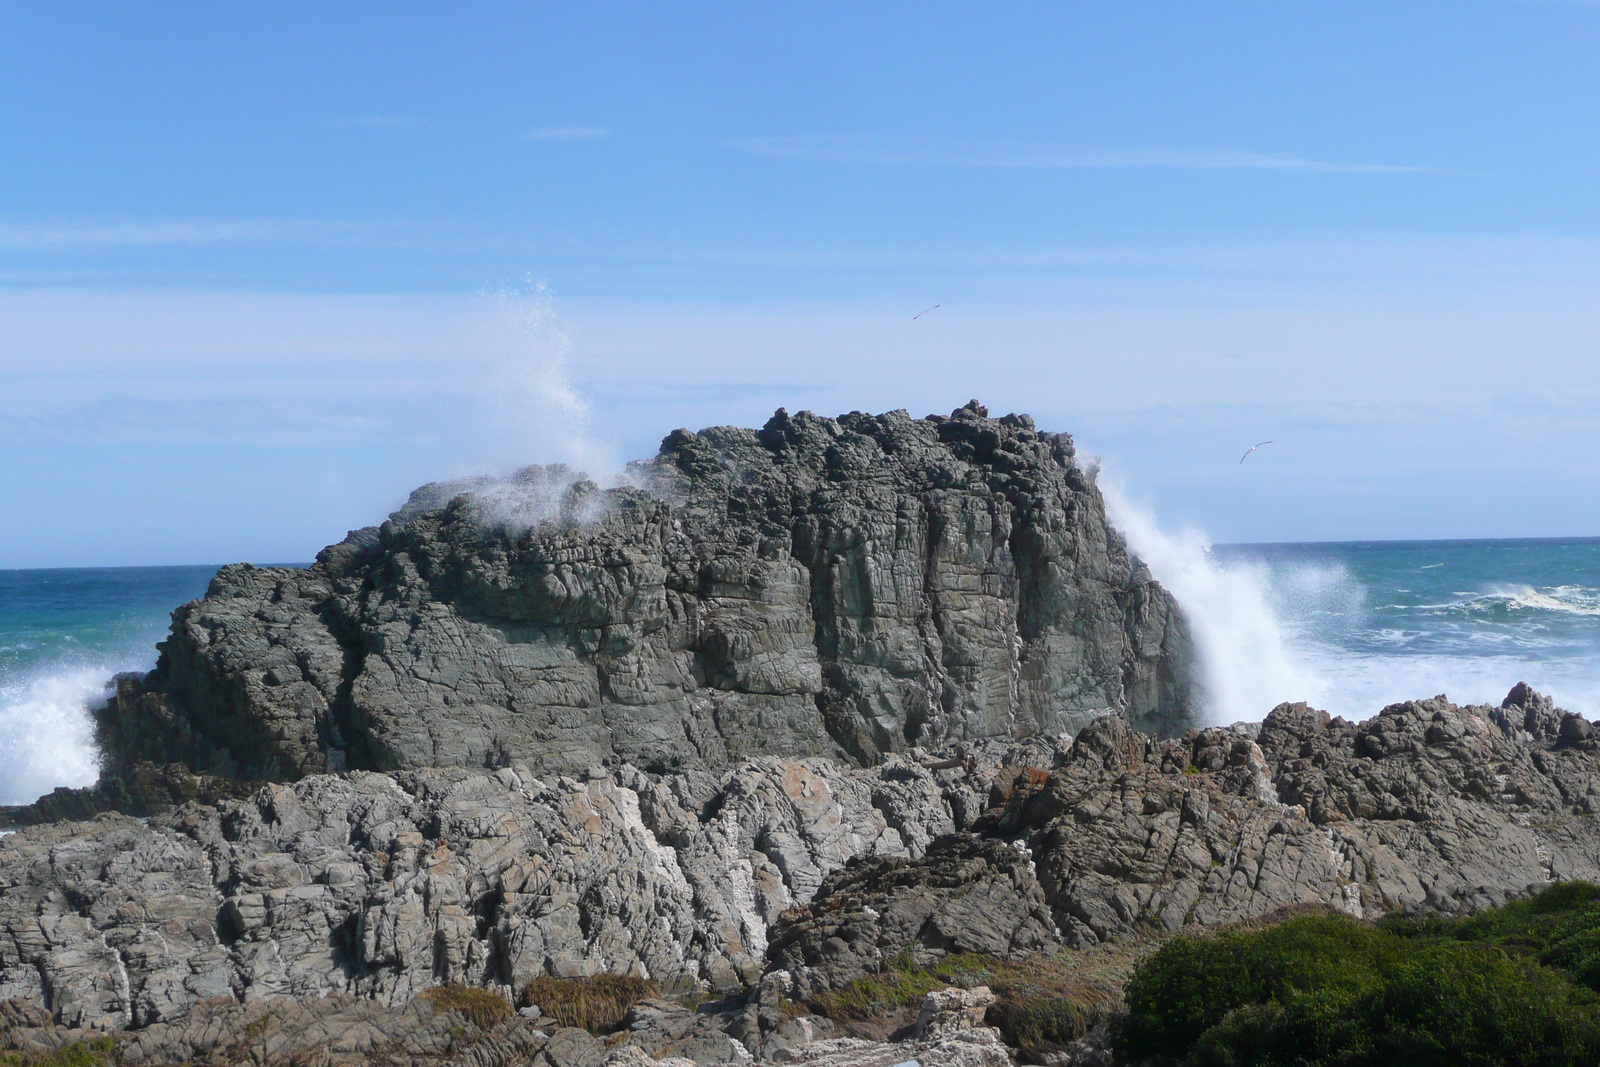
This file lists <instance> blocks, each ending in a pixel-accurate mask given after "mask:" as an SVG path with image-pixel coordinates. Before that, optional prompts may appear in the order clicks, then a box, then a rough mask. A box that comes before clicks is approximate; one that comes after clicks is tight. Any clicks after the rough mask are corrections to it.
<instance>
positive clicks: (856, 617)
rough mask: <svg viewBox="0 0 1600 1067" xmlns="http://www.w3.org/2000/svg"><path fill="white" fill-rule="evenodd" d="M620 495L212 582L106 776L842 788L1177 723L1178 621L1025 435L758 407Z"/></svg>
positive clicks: (536, 507)
mask: <svg viewBox="0 0 1600 1067" xmlns="http://www.w3.org/2000/svg"><path fill="white" fill-rule="evenodd" d="M634 473H635V474H636V475H637V477H638V481H639V484H641V485H643V486H646V487H647V488H642V489H634V488H627V489H616V490H610V491H606V492H601V491H599V490H598V489H596V488H595V487H594V486H593V485H592V484H591V483H587V482H577V483H574V484H567V483H566V482H565V481H564V480H563V478H562V476H561V472H559V471H553V470H549V469H530V470H529V471H526V472H524V473H523V474H522V475H521V476H520V478H519V480H517V481H516V482H514V483H512V484H509V485H505V484H502V485H493V484H490V483H485V482H482V481H479V482H476V483H464V484H463V485H461V486H455V487H438V486H433V487H427V488H426V489H424V490H420V491H419V492H418V494H416V495H414V497H413V502H412V504H411V505H408V507H407V508H406V509H403V510H402V512H399V513H397V514H396V516H395V517H394V518H393V519H391V521H390V522H388V523H386V524H385V525H384V526H383V527H382V528H381V529H380V530H376V531H373V530H368V531H358V532H357V533H356V534H353V535H352V536H351V537H350V538H349V539H347V540H346V541H345V542H343V543H341V544H339V545H336V546H333V547H331V548H329V549H327V550H325V551H324V552H323V553H322V555H321V556H320V557H319V560H318V562H317V564H316V565H315V566H313V567H312V568H310V569H309V570H291V569H259V568H254V567H248V566H237V567H228V568H224V569H223V571H222V572H221V573H220V574H219V575H218V576H217V579H216V581H215V582H214V583H213V585H212V587H211V590H210V592H209V593H208V594H207V596H206V597H205V599H203V600H201V601H197V602H195V603H193V604H190V605H187V606H185V607H184V608H182V609H180V610H179V611H178V612H177V613H176V615H175V617H174V625H173V632H172V636H171V637H170V638H169V639H168V640H167V641H166V642H165V643H164V644H163V646H162V660H161V664H160V666H159V667H158V669H157V671H156V672H155V674H154V675H153V676H152V677H151V679H150V681H149V692H148V693H146V694H144V695H141V696H139V697H138V698H137V699H121V700H119V701H118V702H117V703H116V705H115V706H114V707H113V709H112V710H111V711H110V712H109V713H108V715H107V722H106V725H105V728H106V731H107V733H108V735H112V736H114V738H115V739H116V740H115V741H114V743H113V744H112V745H111V746H110V748H111V750H112V764H113V767H115V765H116V762H117V761H118V760H121V761H122V762H123V763H127V762H128V761H130V760H132V759H136V758H149V759H152V760H154V761H155V762H158V763H159V762H174V761H182V762H186V763H188V764H189V765H190V766H191V767H193V768H195V769H197V770H212V771H217V772H221V773H224V774H232V773H242V774H244V775H245V776H260V777H285V778H296V777H299V776H302V775H305V774H310V773H315V772H320V771H323V770H325V769H340V768H342V767H345V766H349V767H352V768H355V767H359V768H369V769H379V770H386V769H395V768H408V767H439V766H471V767H484V766H491V767H493V766H504V765H507V764H508V763H511V762H513V761H515V762H521V763H524V764H526V765H527V766H529V767H530V768H531V769H532V770H533V771H535V772H536V773H541V774H543V773H548V772H572V771H578V770H582V769H586V768H589V767H592V766H601V765H614V764H616V763H618V762H623V761H626V762H631V763H633V764H635V765H637V766H641V767H645V768H649V769H653V770H658V771H664V770H671V769H675V768H684V767H709V766H716V765H720V764H724V763H727V762H729V761H736V760H739V759H743V758H746V757H750V756H756V755H761V754H769V753H782V754H785V755H791V756H796V755H830V756H845V757H847V758H849V759H851V760H853V761H856V762H860V763H869V764H870V763H872V762H874V761H876V760H878V759H880V758H882V756H883V755H884V754H885V753H889V752H897V751H904V750H905V749H907V748H908V747H911V746H916V745H921V746H937V745H943V744H948V743H951V742H955V741H959V740H963V739H971V738H982V737H1024V736H1030V735H1034V734H1039V733H1054V732H1058V731H1072V730H1076V729H1078V728H1079V727H1081V726H1082V725H1083V724H1085V723H1086V722H1088V721H1089V720H1090V719H1092V718H1094V717H1095V716H1097V715H1099V714H1101V713H1103V712H1104V711H1105V710H1108V709H1109V710H1112V711H1115V712H1119V713H1121V714H1122V715H1124V716H1126V717H1127V718H1128V719H1129V720H1131V721H1132V722H1134V723H1136V724H1138V725H1139V726H1140V727H1141V728H1144V729H1147V730H1152V731H1157V732H1164V733H1165V732H1172V731H1175V730H1178V729H1181V728H1182V727H1183V726H1184V725H1186V724H1187V723H1188V722H1189V721H1190V719H1191V717H1192V706H1193V701H1194V697H1193V692H1192V689H1191V684H1190V666H1191V648H1190V641H1189V637H1188V634H1187V631H1186V628H1185V624H1184V621H1183V618H1182V615H1181V613H1180V612H1179V610H1178V608H1177V606H1176V605H1175V604H1174V602H1173V600H1172V598H1171V597H1170V596H1169V595H1168V594H1167V593H1166V592H1165V590H1163V589H1162V588H1161V587H1160V586H1159V585H1157V584H1156V583H1155V582H1153V581H1152V580H1151V579H1150V576H1149V574H1148V572H1147V571H1146V570H1145V568H1144V567H1143V566H1142V565H1141V564H1139V563H1138V562H1137V561H1135V560H1133V559H1131V558H1130V557H1129V555H1128V553H1127V551H1126V549H1125V547H1124V545H1123V543H1122V541H1121V539H1120V537H1118V536H1117V535H1116V534H1115V533H1114V532H1113V531H1112V530H1111V529H1110V528H1109V527H1108V525H1107V523H1106V518H1105V511H1104V507H1103V504H1102V501H1101V498H1100V495H1099V493H1098V491H1097V490H1096V488H1095V487H1094V485H1093V483H1092V482H1090V481H1089V480H1088V479H1087V478H1086V477H1085V476H1084V475H1083V473H1082V472H1081V471H1080V470H1079V469H1078V468H1077V466H1076V465H1075V463H1074V456H1073V448H1072V443H1071V440H1070V439H1069V438H1068V437H1066V436H1065V435H1061V434H1050V433H1041V432H1038V431H1036V430H1035V428H1034V426H1033V424H1032V422H1031V420H1029V419H1028V418H1027V417H1026V416H1014V415H1008V416H1005V417H1004V418H1000V419H990V418H988V417H987V415H986V413H985V412H984V411H983V409H982V408H981V407H978V406H977V405H976V404H972V405H968V406H967V407H966V408H963V409H961V410H959V411H957V412H955V413H954V414H953V415H952V416H951V417H949V418H941V417H930V418H927V419H912V418H910V417H909V416H907V415H906V414H905V413H904V412H891V413H889V414H886V415H880V416H869V415H862V414H853V415H847V416H842V417H840V418H839V419H826V418H818V417H816V416H812V415H810V414H807V413H801V414H799V415H796V416H789V415H787V414H785V413H783V412H781V411H780V412H779V413H778V414H777V415H775V416H774V417H773V418H772V420H771V421H769V422H768V423H767V425H766V426H765V427H764V428H763V429H761V430H759V431H755V430H741V429H733V428H726V427H723V428H716V429H711V430H705V431H702V432H701V433H699V434H692V433H688V432H686V431H681V430H680V431H676V432H675V433H673V434H672V435H670V436H669V437H668V438H667V439H666V440H665V441H664V442H663V444H662V448H661V452H660V455H659V456H657V457H656V458H655V459H654V460H653V461H651V462H649V463H646V464H642V465H636V467H635V470H634ZM457 488H460V489H464V490H466V492H465V493H464V494H463V495H460V496H455V493H454V490H455V489H457ZM452 497H454V498H453V499H452ZM508 512H509V513H510V514H508Z"/></svg>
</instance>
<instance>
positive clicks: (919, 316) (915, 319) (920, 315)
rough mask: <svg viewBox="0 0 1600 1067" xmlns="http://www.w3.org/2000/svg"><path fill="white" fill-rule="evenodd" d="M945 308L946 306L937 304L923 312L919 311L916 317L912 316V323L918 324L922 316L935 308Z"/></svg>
mask: <svg viewBox="0 0 1600 1067" xmlns="http://www.w3.org/2000/svg"><path fill="white" fill-rule="evenodd" d="M943 306H944V305H943V304H935V305H933V307H931V308H923V309H922V310H921V311H919V312H917V313H916V314H915V315H913V316H911V321H912V322H916V321H917V320H918V319H920V318H922V316H924V315H926V314H927V313H928V312H930V311H932V310H933V309H934V308H940V307H943Z"/></svg>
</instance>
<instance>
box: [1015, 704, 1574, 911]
mask: <svg viewBox="0 0 1600 1067" xmlns="http://www.w3.org/2000/svg"><path fill="white" fill-rule="evenodd" d="M1582 721H1584V720H1582V719H1581V718H1580V717H1577V716H1571V715H1565V716H1564V715H1563V714H1562V713H1560V712H1558V711H1556V710H1555V709H1554V708H1552V707H1551V706H1550V704H1549V701H1548V700H1546V699H1544V698H1541V697H1539V696H1538V695H1537V694H1534V693H1532V692H1531V691H1529V690H1527V689H1526V687H1524V686H1518V688H1517V689H1515V690H1513V691H1512V694H1511V695H1510V696H1509V697H1508V698H1507V700H1506V702H1505V704H1504V705H1502V706H1501V707H1499V708H1491V707H1487V706H1476V707H1458V706H1456V705H1454V704H1451V703H1450V702H1449V701H1448V700H1446V699H1444V698H1443V697H1436V698H1434V699H1432V700H1421V701H1411V702H1406V703H1403V704H1396V705H1392V706H1390V707H1388V708H1385V709H1384V710H1383V712H1382V713H1381V714H1380V715H1378V716H1376V717H1374V718H1372V719H1368V720H1366V721H1365V722H1361V723H1351V722H1347V721H1345V720H1343V719H1339V718H1330V717H1329V716H1328V715H1327V714H1326V713H1324V712H1320V711H1316V710H1314V709H1311V708H1308V707H1306V706H1305V705H1303V704H1286V705H1282V706H1280V707H1278V708H1277V709H1275V710H1274V711H1273V712H1272V714H1271V715H1269V716H1268V717H1267V719H1266V721H1265V722H1264V723H1263V724H1262V725H1261V727H1260V729H1259V732H1258V733H1256V735H1255V736H1254V737H1252V736H1251V732H1252V731H1249V730H1240V729H1208V730H1202V731H1198V732H1195V733H1192V734H1189V735H1187V736H1185V737H1184V738H1183V739H1181V740H1175V741H1168V742H1159V741H1156V740H1154V739H1152V738H1149V737H1145V736H1142V735H1139V734H1137V733H1135V732H1133V731H1132V730H1129V729H1126V728H1125V726H1124V725H1123V724H1121V723H1119V722H1118V721H1117V720H1114V719H1110V718H1107V719H1102V720H1100V721H1099V722H1097V723H1095V724H1094V725H1093V726H1091V727H1090V728H1089V729H1087V730H1085V731H1084V732H1083V733H1081V734H1080V735H1079V736H1078V739H1077V743H1076V744H1075V745H1074V746H1073V749H1072V751H1071V753H1070V754H1069V756H1068V757H1067V759H1066V760H1065V761H1064V762H1063V763H1062V765H1061V766H1060V767H1058V768H1056V770H1055V772H1054V773H1053V774H1052V775H1051V776H1050V779H1049V781H1048V783H1047V784H1046V785H1045V786H1043V787H1042V788H1041V789H1039V790H1038V791H1037V792H1035V793H1032V794H1031V795H1022V794H1014V795H1013V797H1012V803H1011V810H1009V811H1008V812H1007V814H1006V815H1005V816H1004V817H1002V819H1001V820H1000V825H1001V826H1002V827H1006V826H1007V825H1008V823H1009V825H1010V826H1011V827H1013V828H1014V829H1015V831H1016V832H1021V833H1025V834H1026V835H1027V838H1028V840H1029V841H1030V842H1031V845H1032V849H1033V855H1034V857H1035V861H1036V863H1037V866H1038V870H1039V878H1040V882H1041V884H1042V885H1043V887H1044V890H1045V893H1046V895H1047V896H1048V898H1049V899H1050V902H1051V904H1052V906H1053V907H1054V908H1055V911H1056V915H1057V920H1058V922H1059V923H1060V925H1061V928H1062V930H1063V933H1064V934H1066V936H1067V938H1068V940H1069V941H1071V942H1073V943H1093V942H1095V941H1099V940H1104V939H1110V938H1127V937H1134V936H1137V935H1139V934H1142V933H1161V932H1166V931H1172V930H1177V929H1180V928H1182V927H1185V926H1197V927H1214V926H1217V925H1220V924H1223V923H1228V922H1233V921H1236V920H1240V919H1247V918H1254V917H1257V916H1260V915H1264V914H1267V913H1269V912H1271V911H1274V910H1276V909H1278V908H1281V907H1286V906H1291V905H1296V904H1306V903H1314V904H1326V905H1331V906H1334V907H1337V908H1340V909H1342V910H1345V911H1348V912H1350V913H1351V914H1354V915H1357V916H1362V915H1379V914H1382V913H1384V912H1386V911H1390V910H1393V909H1397V908H1410V909H1421V908H1427V909H1435V910H1440V911H1446V912H1455V911H1471V910H1477V909H1480V908H1484V907H1489V906H1493V905H1498V904H1502V903H1504V902H1505V901H1506V900H1507V899H1508V898H1510V897H1512V896H1517V895H1521V894H1523V893H1526V892H1528V891H1529V890H1531V889H1537V888H1538V887H1539V886H1542V885H1544V884H1546V883H1548V882H1550V881H1552V880H1560V879H1572V878H1584V879H1591V880H1600V822H1597V820H1596V819H1595V817H1594V814H1593V813H1594V812H1595V811H1596V810H1600V777H1597V774H1596V772H1597V770H1600V761H1597V758H1596V753H1595V751H1594V749H1595V747H1596V746H1595V744H1594V742H1592V741H1589V740H1587V739H1586V738H1581V737H1576V736H1574V735H1576V734H1578V733H1580V732H1581V731H1579V730H1578V729H1576V728H1575V727H1574V725H1573V724H1575V723H1576V722H1582ZM1584 725H1585V727H1588V725H1589V724H1588V723H1587V722H1585V723H1584ZM1563 731H1565V733H1563Z"/></svg>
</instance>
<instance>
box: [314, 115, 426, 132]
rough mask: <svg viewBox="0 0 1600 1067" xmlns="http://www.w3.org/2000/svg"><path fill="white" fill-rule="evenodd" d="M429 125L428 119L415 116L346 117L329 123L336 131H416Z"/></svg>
mask: <svg viewBox="0 0 1600 1067" xmlns="http://www.w3.org/2000/svg"><path fill="white" fill-rule="evenodd" d="M428 125H431V124H430V123H429V122H428V120H427V119H424V118H418V117H417V116H415V115H345V116H341V117H340V118H336V119H332V120H330V121H329V122H328V126H329V128H331V129H335V130H414V129H417V128H419V127H422V126H428Z"/></svg>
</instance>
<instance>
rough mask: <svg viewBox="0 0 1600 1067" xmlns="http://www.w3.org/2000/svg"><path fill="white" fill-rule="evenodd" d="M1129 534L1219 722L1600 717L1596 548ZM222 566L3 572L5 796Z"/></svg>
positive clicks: (67, 740)
mask: <svg viewBox="0 0 1600 1067" xmlns="http://www.w3.org/2000/svg"><path fill="white" fill-rule="evenodd" d="M1118 524H1119V526H1121V527H1122V528H1123V530H1124V532H1125V533H1127V535H1128V538H1129V541H1130V543H1131V544H1132V546H1133V548H1134V549H1135V550H1136V551H1137V552H1138V553H1139V554H1140V556H1141V557H1142V558H1144V559H1145V560H1146V561H1147V562H1148V563H1149V564H1150V567H1151V569H1152V571H1154V573H1155V575H1156V577H1157V578H1159V579H1160V580H1161V581H1162V582H1163V583H1165V584H1166V585H1167V586H1168V587H1169V588H1171V589H1172V590H1173V592H1174V593H1175V594H1176V595H1177V597H1178V600H1179V602H1180V603H1182V604H1183V605H1184V608H1185V610H1186V611H1187V612H1188V614H1189V616H1190V618H1191V620H1192V622H1193V624H1194V629H1195V634H1196V641H1197V644H1198V646H1199V651H1200V654H1201V659H1202V675H1203V685H1204V687H1205V691H1206V697H1207V703H1208V707H1207V709H1206V714H1207V717H1208V719H1210V720H1211V721H1213V722H1231V721H1236V720H1240V719H1260V718H1261V717H1262V716H1263V715H1265V714H1266V713H1267V712H1268V711H1269V710H1271V708H1272V707H1273V706H1274V705H1275V704H1277V703H1279V702H1280V701H1284V700H1307V701H1309V702H1311V703H1312V704H1314V705H1316V706H1318V707H1322V708H1325V709H1327V710H1328V711H1331V712H1334V713H1335V714H1340V715H1344V716H1346V717H1351V718H1365V717H1366V716H1369V715H1372V714H1374V713H1376V712H1377V711H1378V710H1379V709H1380V708H1382V707H1383V706H1384V705H1385V704H1389V703H1393V702H1395V701H1398V700H1406V699H1412V698H1416V697H1425V696H1432V695H1434V694H1436V693H1447V694H1448V695H1449V696H1450V697H1451V698H1452V699H1454V700H1456V701H1458V702H1471V703H1482V702H1493V703H1499V701H1500V699H1501V698H1502V697H1503V696H1504V695H1505V693H1506V691H1507V690H1508V689H1510V688H1511V687H1512V685H1514V684H1515V683H1516V682H1518V681H1526V682H1528V683H1529V684H1531V685H1533V686H1534V687H1535V688H1537V689H1539V690H1541V691H1543V692H1546V693H1549V694H1551V695H1552V696H1554V697H1555V698H1556V702H1557V704H1559V705H1561V706H1563V707H1566V708H1569V709H1571V710H1573V711H1581V712H1583V713H1584V714H1585V715H1587V716H1589V717H1591V718H1594V717H1597V716H1600V538H1564V539H1540V540H1504V541H1373V542H1348V543H1318V544H1271V545H1223V546H1216V547H1212V546H1209V545H1207V544H1205V543H1204V541H1203V539H1200V538H1197V537H1188V538H1185V537H1182V536H1179V537H1172V536H1168V535H1166V534H1163V533H1161V532H1159V531H1157V530H1155V528H1154V527H1153V526H1149V525H1141V523H1140V521H1139V517H1138V516H1137V515H1134V516H1129V515H1128V514H1126V513H1124V514H1123V515H1120V516H1118ZM215 570H216V568H214V567H118V568H85V569H74V570H27V571H0V803H19V802H26V801H28V800H32V799H33V798H34V797H36V796H38V795H40V794H41V793H44V792H48V791H49V790H50V789H52V788H54V787H55V786H58V785H86V784H88V783H90V782H92V781H93V780H94V777H95V773H96V768H95V758H94V750H93V745H92V743H91V741H92V738H91V730H90V723H89V718H88V714H87V711H88V708H89V707H90V706H91V705H92V704H94V703H95V702H98V701H103V700H104V699H105V697H106V695H107V687H106V683H107V681H108V680H109V679H110V678H111V676H112V675H113V674H115V673H117V672H119V671H127V670H147V669H149V668H150V667H152V666H154V664H155V656H156V653H155V644H156V642H157V641H158V640H160V639H161V638H162V637H163V636H164V635H165V633H166V630H167V625H168V615H169V613H170V612H171V611H172V609H173V608H174V607H176V606H178V605H179V604H181V603H183V602H184V601H187V600H191V599H193V598H195V597H198V596H200V595H201V594H203V593H204V592H205V588H206V585H207V583H208V582H209V581H210V579H211V576H212V575H213V574H214V573H215Z"/></svg>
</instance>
